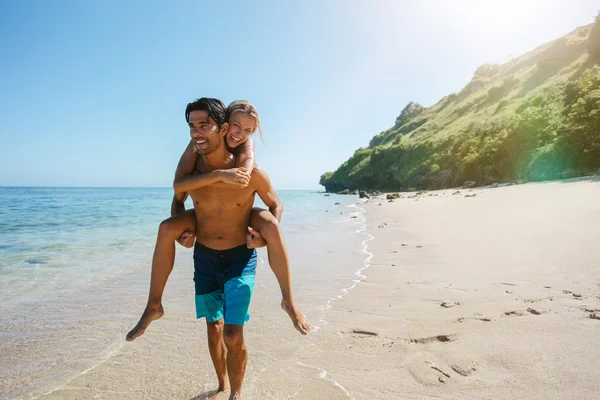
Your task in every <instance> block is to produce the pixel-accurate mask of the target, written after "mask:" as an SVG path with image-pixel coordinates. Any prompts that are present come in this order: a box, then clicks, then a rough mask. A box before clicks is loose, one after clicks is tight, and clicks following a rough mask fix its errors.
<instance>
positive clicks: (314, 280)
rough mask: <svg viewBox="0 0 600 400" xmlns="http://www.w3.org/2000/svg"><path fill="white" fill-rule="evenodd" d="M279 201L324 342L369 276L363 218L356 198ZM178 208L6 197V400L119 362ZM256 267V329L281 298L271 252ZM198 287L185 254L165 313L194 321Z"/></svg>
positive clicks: (82, 193) (5, 191) (159, 194)
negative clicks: (333, 318)
mask: <svg viewBox="0 0 600 400" xmlns="http://www.w3.org/2000/svg"><path fill="white" fill-rule="evenodd" d="M279 195H280V197H281V199H282V201H283V203H284V206H285V212H284V216H283V220H282V227H283V231H284V237H285V240H286V242H287V246H288V250H289V254H290V260H291V264H292V274H293V275H292V278H293V284H294V291H295V294H296V300H297V302H298V303H299V304H300V305H301V306H302V308H303V310H304V312H305V314H306V315H307V316H308V317H309V319H310V320H311V322H312V324H313V332H318V330H319V329H320V328H321V327H322V326H324V325H326V324H327V317H326V311H327V309H328V308H329V307H330V305H331V302H332V301H335V299H337V298H340V297H341V296H343V294H344V293H345V292H347V290H348V289H349V288H351V287H352V286H353V285H355V284H356V282H357V281H359V280H360V279H361V273H360V271H361V270H362V269H364V268H365V267H366V266H368V252H367V251H366V241H368V240H369V238H368V237H366V236H365V234H364V233H362V230H363V228H364V223H363V220H364V218H363V216H362V208H361V205H360V202H359V200H358V198H357V197H356V196H341V195H335V194H332V195H325V194H323V193H319V192H317V191H281V192H279ZM171 196H172V191H171V189H170V188H47V187H3V188H0V285H1V288H2V290H1V292H0V304H1V306H0V307H1V318H0V366H1V372H0V398H1V399H33V398H38V397H43V396H44V395H45V394H48V393H52V391H54V390H56V389H57V388H59V387H61V385H64V384H65V383H66V382H69V381H70V380H72V379H73V378H74V377H76V376H78V375H80V374H82V373H85V372H86V371H88V370H90V368H94V366H96V365H98V363H99V362H103V361H105V360H106V359H107V358H110V357H112V356H114V355H115V354H118V353H119V352H123V351H124V350H123V349H124V348H123V346H124V344H125V341H124V337H125V334H126V333H127V330H128V329H129V328H131V327H133V326H134V325H135V323H136V322H137V319H138V318H139V315H141V312H142V311H143V306H144V305H145V302H146V296H147V291H148V284H149V276H150V261H151V258H152V252H153V248H154V243H155V238H156V232H157V228H158V225H159V223H160V222H161V221H162V220H163V219H165V218H166V217H168V216H169V210H170V204H171ZM336 203H338V204H336ZM257 204H260V200H257ZM189 207H190V205H189V204H188V208H189ZM259 256H260V264H259V269H260V271H259V273H258V274H257V291H256V295H255V297H257V296H260V300H259V301H258V303H256V302H255V300H253V305H252V306H251V313H253V318H255V319H254V320H255V321H256V318H258V317H257V315H258V316H261V317H262V315H261V314H265V313H269V312H271V311H268V310H270V309H271V308H274V307H273V304H277V302H278V296H279V292H278V288H277V284H276V281H275V279H274V278H273V276H272V273H271V272H270V270H269V268H268V265H266V252H265V251H264V249H261V250H260V251H259ZM262 266H264V267H262ZM192 276H193V264H192V251H191V250H190V249H185V248H183V247H181V246H179V245H178V246H177V259H176V264H175V269H174V273H173V275H172V279H171V281H173V282H171V281H170V282H169V284H168V285H167V290H166V291H165V299H164V304H165V307H166V309H167V312H169V311H168V310H169V309H170V310H174V311H175V312H180V313H181V315H186V316H187V315H188V314H189V320H190V321H194V320H195V316H194V310H193V282H192ZM181 293H184V294H181ZM190 293H191V295H190ZM255 304H256V305H257V307H258V309H254V308H253V306H254V305H255ZM261 307H262V308H261ZM278 312H279V311H278ZM184 318H187V317H184ZM251 321H252V319H251ZM257 323H258V322H255V324H257ZM125 327H128V328H125ZM261 328H262V329H267V328H268V327H267V326H265V325H264V322H263V324H262V325H261ZM146 335H148V333H146ZM134 343H135V342H134Z"/></svg>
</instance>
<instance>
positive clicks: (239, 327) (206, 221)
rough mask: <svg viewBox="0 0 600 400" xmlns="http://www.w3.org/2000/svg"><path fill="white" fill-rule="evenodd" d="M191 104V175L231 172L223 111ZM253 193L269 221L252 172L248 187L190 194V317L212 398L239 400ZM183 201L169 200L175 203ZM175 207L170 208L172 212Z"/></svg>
mask: <svg viewBox="0 0 600 400" xmlns="http://www.w3.org/2000/svg"><path fill="white" fill-rule="evenodd" d="M203 100H205V101H204V102H205V103H207V105H205V104H198V105H197V106H194V104H195V103H192V104H191V106H192V107H191V108H189V109H188V110H189V111H190V112H189V125H190V135H191V137H192V141H193V142H194V146H195V148H196V152H197V153H198V160H197V163H196V172H197V173H207V172H210V171H214V170H217V169H227V168H231V167H232V166H235V157H234V155H233V154H231V153H230V152H229V150H228V149H227V147H226V146H225V144H224V136H225V134H226V133H227V129H228V124H227V123H226V122H225V107H224V105H223V104H222V103H221V102H220V101H218V100H215V99H203ZM255 193H257V194H258V195H259V196H260V198H261V199H262V201H263V202H264V203H265V205H266V206H267V207H269V210H270V211H271V213H273V215H274V216H275V217H277V218H278V219H279V217H281V213H282V211H283V208H282V205H281V201H280V200H279V197H278V196H277V193H276V192H275V190H274V189H273V187H272V186H271V183H270V181H269V178H268V176H267V175H266V174H265V172H264V171H263V170H261V169H260V168H259V167H258V166H257V167H255V168H254V171H253V172H252V175H251V179H250V181H249V182H248V186H246V187H244V188H239V187H235V186H232V185H229V186H228V185H222V186H214V185H213V186H204V187H200V188H197V189H195V190H190V191H189V194H190V196H191V197H192V200H193V203H194V210H195V214H196V245H195V247H194V281H195V283H196V315H197V317H198V318H202V317H206V323H207V331H208V345H209V351H210V355H211V358H212V361H213V365H214V367H215V371H216V373H217V378H218V381H219V389H218V392H219V393H221V392H225V391H227V390H228V386H229V389H230V390H231V394H230V397H229V398H230V399H239V398H241V393H242V382H243V379H244V374H245V371H246V363H247V360H248V352H247V349H246V345H245V343H244V322H245V321H246V318H247V311H248V307H249V304H250V298H251V294H252V290H253V288H254V276H255V267H256V250H254V249H248V247H247V245H246V243H247V238H246V234H247V231H248V224H249V220H250V212H251V210H252V206H253V203H254V194H255ZM182 200H183V198H181V196H180V197H179V198H177V196H176V198H175V203H177V202H178V201H179V202H181V201H182ZM181 206H182V204H181V205H178V204H174V208H179V207H181Z"/></svg>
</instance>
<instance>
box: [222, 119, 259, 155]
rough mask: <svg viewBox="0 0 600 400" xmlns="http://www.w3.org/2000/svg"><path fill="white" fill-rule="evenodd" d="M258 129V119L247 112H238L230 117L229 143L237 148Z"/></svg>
mask: <svg viewBox="0 0 600 400" xmlns="http://www.w3.org/2000/svg"><path fill="white" fill-rule="evenodd" d="M255 130H256V119H255V118H254V117H252V116H250V115H248V114H246V113H245V112H238V113H236V114H234V115H233V117H231V118H230V119H229V130H228V132H227V136H226V137H225V138H226V140H227V145H228V146H229V147H230V148H232V149H233V148H235V147H237V146H239V145H240V144H242V143H244V142H245V141H246V140H248V138H249V137H250V135H252V134H253V133H254V131H255Z"/></svg>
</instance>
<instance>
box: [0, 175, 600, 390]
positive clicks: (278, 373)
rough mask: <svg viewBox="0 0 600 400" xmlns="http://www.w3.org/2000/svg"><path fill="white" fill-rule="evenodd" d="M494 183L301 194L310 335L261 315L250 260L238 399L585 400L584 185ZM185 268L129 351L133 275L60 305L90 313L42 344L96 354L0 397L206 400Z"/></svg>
mask: <svg viewBox="0 0 600 400" xmlns="http://www.w3.org/2000/svg"><path fill="white" fill-rule="evenodd" d="M500 186H501V187H498V188H491V187H487V188H474V189H452V190H450V189H448V190H440V191H429V192H420V193H419V194H417V193H415V192H408V193H400V195H401V198H398V199H395V200H393V201H391V202H390V201H388V200H387V199H386V197H385V195H380V196H377V197H372V198H370V199H367V200H366V201H365V200H359V199H358V197H357V196H337V195H331V196H330V197H329V196H327V197H326V196H325V195H324V194H322V193H320V194H316V193H315V194H314V196H318V197H319V199H320V200H319V202H318V203H315V206H314V207H313V208H310V213H311V214H310V218H309V217H306V218H307V220H308V219H310V220H311V221H312V222H311V223H306V224H303V223H302V219H303V216H302V215H303V214H302V213H301V212H299V213H298V214H294V212H293V210H292V211H291V213H292V214H291V215H292V220H293V226H294V229H288V230H287V231H285V235H286V241H287V242H288V247H289V249H290V257H291V260H292V267H293V281H294V289H295V293H296V300H297V303H298V304H299V305H300V306H301V307H302V309H303V310H304V311H305V313H306V315H307V316H308V318H309V319H310V321H311V323H312V325H313V332H312V333H311V334H310V335H309V336H307V337H303V336H301V335H299V334H298V333H297V332H296V331H295V330H294V329H293V327H292V325H291V323H290V321H289V319H288V318H287V316H286V315H285V314H284V313H283V312H282V311H281V310H280V309H279V308H278V304H279V300H280V295H279V293H278V288H277V284H276V281H275V279H274V277H273V274H272V273H271V271H270V270H269V268H268V265H267V264H266V258H265V254H264V250H261V251H260V252H259V256H260V258H261V264H260V265H259V267H258V269H257V270H258V273H257V286H256V289H255V294H254V298H253V301H252V305H251V313H252V317H251V319H250V322H249V323H248V325H247V327H246V328H245V337H246V342H247V345H248V350H249V362H248V366H247V373H246V379H245V386H244V396H245V398H249V399H288V398H294V399H348V398H351V399H395V398H402V399H426V398H448V399H454V398H473V399H487V398H489V399H492V398H493V399H515V398H523V399H595V398H597V394H598V392H599V391H600V379H598V378H599V377H600V366H599V365H598V363H597V360H598V359H599V358H600V319H597V318H600V248H599V246H598V242H599V241H598V239H599V238H600V179H598V178H581V179H574V180H570V181H560V182H544V183H530V184H524V185H515V186H506V185H500ZM456 192H459V193H456ZM473 195H475V196H473ZM311 196H312V195H311ZM467 196H468V197H467ZM314 198H316V197H314ZM303 201H304V200H303ZM288 202H289V203H291V204H293V203H294V200H293V199H292V200H288ZM336 203H338V204H336ZM299 204H300V203H299ZM286 209H287V208H286ZM300 209H301V210H305V208H302V207H300V208H299V210H300ZM333 216H335V218H333ZM324 218H330V219H329V220H324ZM284 221H285V220H284ZM284 226H285V222H284ZM136 251H137V250H136ZM190 257H191V252H189V251H179V252H178V255H177V260H176V265H175V269H174V272H173V274H172V276H171V278H170V281H169V284H168V285H167V289H166V291H165V296H164V299H165V300H164V305H165V311H166V315H165V317H163V318H162V319H161V320H159V321H156V322H154V323H153V324H152V325H151V326H150V328H149V329H148V331H147V332H146V333H145V334H144V335H143V336H142V337H140V338H139V339H137V340H135V341H134V342H131V343H127V342H125V341H124V335H125V333H126V332H127V331H128V330H129V329H131V327H133V325H134V324H135V322H137V318H139V314H141V311H142V310H143V307H144V304H145V300H146V298H145V293H146V290H147V286H146V285H147V278H148V275H147V274H146V272H147V271H145V270H143V269H139V271H138V269H136V271H138V273H134V272H131V273H130V274H129V275H126V278H127V281H126V282H123V281H122V280H121V281H119V282H120V284H117V283H115V282H113V283H112V284H111V285H112V286H115V285H116V286H119V285H120V286H121V289H122V291H123V293H126V289H127V288H129V289H130V290H129V293H128V294H127V293H126V294H119V296H118V305H115V304H114V303H115V301H113V300H114V299H112V297H115V296H116V295H115V294H114V293H117V292H115V291H114V290H113V289H114V288H113V289H111V290H112V291H110V290H108V289H106V290H105V291H104V292H102V291H100V292H97V293H95V294H94V296H90V295H88V296H83V297H81V298H80V299H79V302H76V304H73V303H69V304H70V307H71V308H73V309H74V310H80V309H81V307H94V305H95V304H97V303H98V302H104V304H105V305H106V306H107V307H105V311H106V312H105V313H100V314H96V315H95V317H94V318H92V317H90V318H88V319H83V320H82V319H81V318H78V319H77V324H76V325H75V326H73V327H72V328H70V330H69V331H68V332H69V334H68V335H66V334H64V332H63V334H62V337H58V336H56V337H54V338H53V339H52V340H51V341H49V343H56V344H57V345H59V346H64V347H65V348H68V341H69V340H71V339H74V338H77V339H81V336H82V334H83V333H85V334H86V335H90V332H96V331H97V329H98V327H104V328H103V330H102V332H103V335H99V334H96V336H91V337H89V341H90V346H91V345H92V344H93V345H94V346H96V347H97V348H98V351H95V352H92V353H93V354H92V356H89V355H88V356H86V357H85V358H84V360H82V361H80V363H79V365H76V366H74V367H73V368H72V370H71V372H70V373H65V374H62V375H60V376H57V377H56V379H54V380H52V379H50V381H51V382H49V381H48V380H46V381H44V382H46V383H44V384H39V385H38V386H37V387H33V388H31V389H29V390H27V391H26V390H23V391H22V392H21V393H20V394H18V393H17V391H16V389H15V386H14V385H13V386H11V387H8V388H7V386H4V389H3V393H7V392H6V390H8V389H10V390H12V393H17V394H13V395H11V396H9V395H6V394H5V395H4V397H3V398H15V399H16V398H19V399H33V398H40V399H188V400H189V399H204V398H207V397H208V396H210V395H211V394H212V393H213V390H214V389H215V388H216V379H215V375H214V371H213V370H212V365H211V362H210V358H209V355H208V349H207V346H206V327H205V324H204V322H203V321H197V320H196V319H195V318H194V316H193V285H191V284H190V279H191V277H190V271H189V270H188V266H189V265H188V263H189V258H190ZM112 286H111V287H112ZM118 293H122V292H121V291H120V292H118ZM73 312H75V311H73ZM13 333H14V332H13ZM12 349H13V350H11V351H13V352H15V354H16V355H22V354H24V353H18V348H12ZM15 349H16V350H15ZM88 353H89V352H88ZM11 354H12V353H11ZM60 354H62V353H60ZM86 354H87V353H86ZM8 360H9V358H7V356H6V355H5V356H3V371H4V370H8ZM70 360H71V362H72V363H73V362H75V361H73V360H76V358H73V359H70ZM44 362H45V363H47V362H48V361H44ZM54 362H55V363H56V364H57V365H59V366H60V365H61V359H60V357H59V356H57V359H56V360H55V361H54ZM44 368H45V370H47V369H50V370H51V369H52V365H51V364H45V365H44ZM28 376H29V377H30V376H32V375H31V374H30V375H28V374H26V373H25V374H22V380H21V381H19V382H22V381H24V380H27V377H28ZM12 382H17V381H16V380H14V379H13V381H12Z"/></svg>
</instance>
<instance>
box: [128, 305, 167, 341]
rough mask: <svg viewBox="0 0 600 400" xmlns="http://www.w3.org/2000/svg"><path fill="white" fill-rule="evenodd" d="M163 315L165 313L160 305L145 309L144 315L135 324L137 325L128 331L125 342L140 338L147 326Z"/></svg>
mask: <svg viewBox="0 0 600 400" xmlns="http://www.w3.org/2000/svg"><path fill="white" fill-rule="evenodd" d="M164 314H165V312H164V310H163V306H162V304H161V305H159V306H158V307H146V309H145V310H144V313H143V314H142V318H140V321H139V322H138V323H137V325H136V326H135V327H134V328H133V329H132V330H131V331H129V333H128V334H127V337H126V340H127V341H128V342H131V341H133V340H135V339H136V338H137V337H139V336H142V335H143V334H144V332H145V331H146V328H148V325H150V322H152V321H154V320H156V319H159V318H160V317H162V316H163V315H164Z"/></svg>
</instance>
